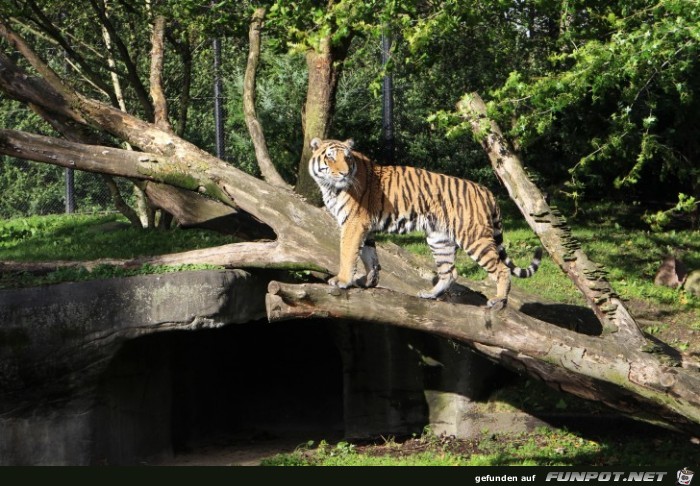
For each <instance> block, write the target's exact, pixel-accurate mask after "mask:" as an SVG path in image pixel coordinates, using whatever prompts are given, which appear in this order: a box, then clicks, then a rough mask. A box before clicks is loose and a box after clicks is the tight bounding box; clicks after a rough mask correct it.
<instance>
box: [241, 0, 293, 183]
mask: <svg viewBox="0 0 700 486" xmlns="http://www.w3.org/2000/svg"><path fill="white" fill-rule="evenodd" d="M264 18H265V9H264V8H259V9H257V10H256V11H255V12H254V13H253V19H252V21H251V22H250V30H249V33H248V38H249V40H250V51H249V53H248V65H247V66H246V70H245V78H244V80H243V113H244V114H245V122H246V125H247V126H248V132H250V138H251V139H252V141H253V146H254V147H255V158H256V159H257V161H258V167H260V173H261V174H262V176H263V178H264V179H265V180H266V181H267V182H269V183H270V184H272V185H273V186H277V187H281V188H284V189H291V187H290V186H289V184H287V183H286V182H285V180H284V179H282V176H280V175H279V172H277V169H276V168H275V165H274V164H273V163H272V159H270V154H269V153H268V151H267V143H266V142H265V134H264V133H263V130H262V126H261V125H260V122H259V121H258V117H257V115H256V114H255V74H256V71H257V68H258V59H259V58H260V31H261V30H262V22H263V19H264Z"/></svg>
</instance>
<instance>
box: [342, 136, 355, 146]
mask: <svg viewBox="0 0 700 486" xmlns="http://www.w3.org/2000/svg"><path fill="white" fill-rule="evenodd" d="M343 143H344V144H345V145H347V146H348V148H349V149H352V148H353V147H354V146H355V141H354V140H353V139H352V138H348V139H347V140H346V141H344V142H343Z"/></svg>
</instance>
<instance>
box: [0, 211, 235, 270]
mask: <svg viewBox="0 0 700 486" xmlns="http://www.w3.org/2000/svg"><path fill="white" fill-rule="evenodd" d="M232 242H233V239H232V238H231V237H230V236H225V235H221V234H219V233H216V232H214V231H209V230H201V229H181V228H174V229H171V230H167V231H160V230H144V229H139V228H134V227H132V226H130V225H129V224H128V222H127V220H126V219H125V218H124V217H122V216H121V215H117V214H105V215H51V216H34V217H30V218H18V219H11V220H2V221H0V260H10V261H20V262H37V261H52V260H82V261H85V260H97V259H100V258H124V259H126V258H136V257H139V256H150V255H160V254H164V253H173V252H178V251H185V250H194V249H197V248H206V247H210V246H217V245H223V244H226V243H232Z"/></svg>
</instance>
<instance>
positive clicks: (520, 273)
mask: <svg viewBox="0 0 700 486" xmlns="http://www.w3.org/2000/svg"><path fill="white" fill-rule="evenodd" d="M494 216H495V218H494V222H493V223H494V224H493V227H494V234H493V239H494V240H495V242H496V248H497V250H498V258H500V259H501V261H502V262H503V263H504V264H505V266H506V267H508V268H509V269H510V274H511V275H514V276H516V277H518V278H529V277H532V276H533V275H534V274H535V272H537V269H538V268H540V263H542V248H540V247H538V248H537V249H536V250H535V255H534V256H533V258H532V260H531V261H530V265H529V266H528V267H527V268H521V267H519V266H517V265H516V264H515V263H513V260H511V259H510V257H509V256H508V253H507V252H506V249H505V247H504V246H503V229H502V226H501V220H500V214H499V213H496V214H495V215H494Z"/></svg>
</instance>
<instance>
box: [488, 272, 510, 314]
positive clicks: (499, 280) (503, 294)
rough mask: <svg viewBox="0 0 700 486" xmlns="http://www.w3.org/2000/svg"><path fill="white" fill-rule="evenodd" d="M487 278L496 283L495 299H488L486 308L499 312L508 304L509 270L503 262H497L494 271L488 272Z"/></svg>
mask: <svg viewBox="0 0 700 486" xmlns="http://www.w3.org/2000/svg"><path fill="white" fill-rule="evenodd" d="M489 277H490V278H491V279H492V280H495V281H496V297H494V298H493V299H490V300H489V301H488V302H487V303H486V306H487V307H491V308H493V309H494V310H501V309H503V308H504V307H505V306H506V304H507V303H508V293H509V292H510V269H509V268H508V267H507V266H506V265H505V264H504V263H503V262H501V261H499V262H498V265H497V268H496V270H495V271H494V272H489Z"/></svg>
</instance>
